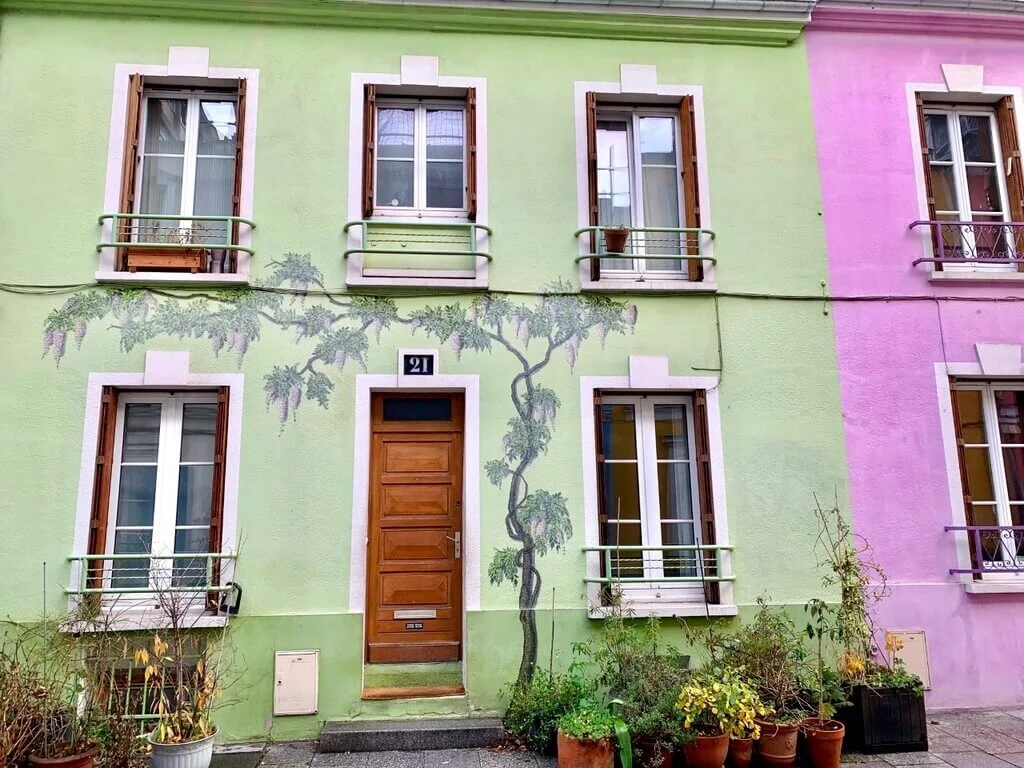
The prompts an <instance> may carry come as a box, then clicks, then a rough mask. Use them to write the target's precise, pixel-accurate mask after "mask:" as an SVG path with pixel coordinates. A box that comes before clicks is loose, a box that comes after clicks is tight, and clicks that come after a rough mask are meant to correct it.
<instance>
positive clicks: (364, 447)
mask: <svg viewBox="0 0 1024 768" xmlns="http://www.w3.org/2000/svg"><path fill="white" fill-rule="evenodd" d="M379 392H391V393H396V394H416V393H428V394H442V393H445V392H450V393H452V394H460V393H461V394H462V396H463V403H464V405H463V407H464V408H465V411H464V414H463V432H462V440H463V447H462V450H463V459H462V676H463V685H464V686H465V684H466V660H467V658H468V656H469V644H468V642H467V639H468V632H467V629H468V628H467V625H466V616H467V615H468V613H469V612H470V611H478V610H480V588H481V585H480V578H481V570H480V469H481V467H480V377H479V375H477V374H459V375H437V376H433V377H431V380H430V381H429V382H423V383H422V384H421V383H419V382H417V386H416V387H399V386H398V376H397V375H396V374H383V375H382V374H372V373H363V374H357V375H356V392H355V405H354V410H353V440H352V507H351V509H352V521H351V534H352V538H351V542H350V551H349V585H348V612H349V613H356V614H359V615H360V617H361V621H360V626H361V629H360V632H361V633H362V638H361V647H362V648H363V649H364V650H363V651H362V652H361V653H360V659H361V660H365V648H366V616H365V611H366V567H367V557H366V555H367V552H366V543H367V536H368V534H369V511H370V510H369V485H370V451H371V444H372V431H373V424H372V418H371V413H370V407H371V402H372V395H373V394H376V393H379ZM341 450H344V447H342V448H341Z"/></svg>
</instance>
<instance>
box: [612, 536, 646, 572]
mask: <svg viewBox="0 0 1024 768" xmlns="http://www.w3.org/2000/svg"><path fill="white" fill-rule="evenodd" d="M604 543H605V544H606V545H609V546H622V547H638V546H640V545H641V544H643V535H642V532H641V529H640V524H639V523H618V524H617V523H605V525H604ZM611 561H612V572H611V573H610V574H608V575H610V576H613V577H614V576H618V577H622V576H626V577H638V576H643V575H644V565H643V553H642V552H639V551H635V550H634V551H628V552H612V553H611Z"/></svg>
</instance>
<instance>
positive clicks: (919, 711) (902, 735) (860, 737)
mask: <svg viewBox="0 0 1024 768" xmlns="http://www.w3.org/2000/svg"><path fill="white" fill-rule="evenodd" d="M851 699H852V700H853V703H852V704H851V705H849V706H846V707H841V708H840V709H839V710H838V711H837V712H836V717H835V719H836V720H838V721H839V722H841V723H842V724H843V725H845V726H846V738H845V742H844V749H847V750H851V751H856V752H864V753H866V754H869V755H873V754H878V753H881V752H923V751H927V749H928V721H927V719H926V717H925V711H924V695H923V694H922V695H918V694H916V693H914V692H913V691H908V690H905V689H902V688H868V687H867V686H863V685H859V686H857V687H856V688H854V689H853V691H852V696H851Z"/></svg>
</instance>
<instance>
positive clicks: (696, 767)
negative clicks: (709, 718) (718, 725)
mask: <svg viewBox="0 0 1024 768" xmlns="http://www.w3.org/2000/svg"><path fill="white" fill-rule="evenodd" d="M683 754H684V755H686V765H687V766H688V768H722V766H723V765H725V758H726V757H727V756H728V754H729V734H727V733H723V734H720V735H718V736H703V735H698V736H697V738H695V739H694V740H693V741H691V742H690V743H689V744H684V745H683Z"/></svg>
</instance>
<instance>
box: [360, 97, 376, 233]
mask: <svg viewBox="0 0 1024 768" xmlns="http://www.w3.org/2000/svg"><path fill="white" fill-rule="evenodd" d="M376 162H377V86H375V85H373V84H372V83H367V84H366V85H364V86H363V218H364V219H368V218H370V217H371V216H373V201H374V195H375V193H374V189H373V178H374V172H375V170H376V169H375V168H374V165H375V164H376Z"/></svg>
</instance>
